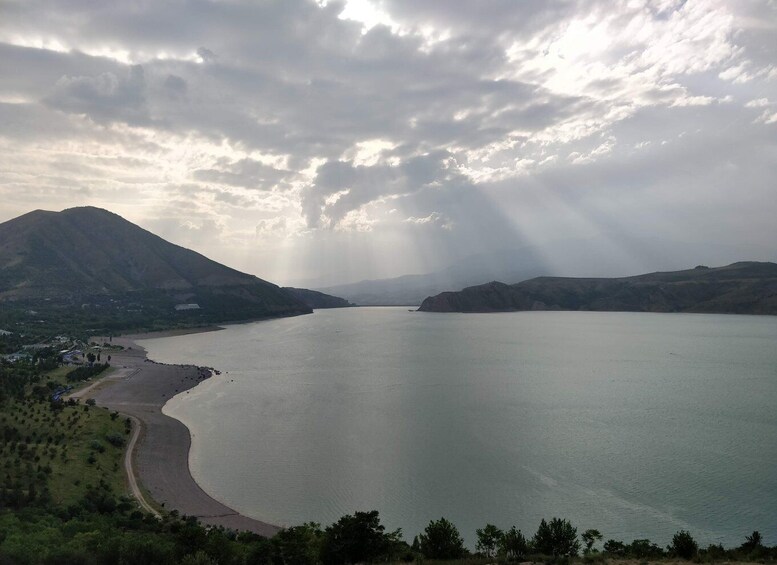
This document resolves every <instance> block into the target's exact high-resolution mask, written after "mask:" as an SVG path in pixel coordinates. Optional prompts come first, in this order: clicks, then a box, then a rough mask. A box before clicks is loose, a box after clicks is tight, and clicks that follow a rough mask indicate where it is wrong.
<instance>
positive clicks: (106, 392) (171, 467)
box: [88, 334, 279, 536]
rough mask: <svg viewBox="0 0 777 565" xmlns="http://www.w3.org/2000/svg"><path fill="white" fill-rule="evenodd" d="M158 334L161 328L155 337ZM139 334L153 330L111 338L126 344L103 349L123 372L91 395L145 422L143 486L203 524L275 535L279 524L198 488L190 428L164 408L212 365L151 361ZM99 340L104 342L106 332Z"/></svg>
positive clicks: (137, 459)
mask: <svg viewBox="0 0 777 565" xmlns="http://www.w3.org/2000/svg"><path fill="white" fill-rule="evenodd" d="M157 336H160V334H154V336H153V337H157ZM140 337H152V336H125V337H114V338H113V342H112V344H113V345H121V346H123V347H124V348H125V349H124V350H123V351H118V350H113V351H110V352H108V351H106V352H104V355H106V354H108V353H110V355H111V366H112V367H115V368H118V369H120V372H119V373H118V374H117V375H116V376H114V377H112V378H111V377H109V378H108V379H106V382H105V384H104V385H101V386H96V387H94V388H93V389H92V390H90V391H89V393H88V396H89V397H91V398H94V399H95V400H96V401H97V403H98V404H99V405H101V406H105V407H107V408H110V409H112V410H118V411H119V412H121V413H124V414H128V415H131V416H134V417H135V418H137V419H138V420H140V422H141V423H142V426H143V430H142V433H141V436H140V439H139V441H138V444H137V447H136V449H135V453H134V456H133V461H134V464H133V467H134V471H135V474H136V475H137V477H138V479H139V481H140V483H141V484H142V486H143V488H144V489H145V490H146V491H147V492H148V493H149V494H150V495H151V497H152V498H153V499H154V501H156V502H157V503H159V504H164V507H165V508H166V509H167V510H173V509H175V510H177V511H178V512H180V513H181V514H184V515H187V516H196V517H197V518H198V519H199V520H200V521H201V522H202V523H204V524H208V525H214V526H224V527H226V528H232V529H235V530H248V531H251V532H255V533H257V534H260V535H263V536H272V535H274V534H275V533H276V532H277V531H278V530H279V528H278V527H277V526H273V525H272V524H267V523H265V522H261V521H259V520H254V519H252V518H248V517H246V516H242V515H240V514H239V513H237V512H236V511H235V510H233V509H231V508H229V507H228V506H225V505H224V504H222V503H220V502H218V501H217V500H215V499H213V498H212V497H210V496H209V495H208V494H206V493H205V491H203V490H202V489H201V488H200V486H199V485H198V484H197V483H196V482H195V480H194V478H193V477H192V475H191V472H190V471H189V448H190V446H191V435H190V433H189V429H188V428H187V427H186V426H185V425H184V424H183V423H181V422H179V421H178V420H176V419H174V418H171V417H169V416H166V415H164V414H162V406H164V404H165V403H166V402H167V401H168V400H169V399H170V398H172V397H173V396H175V395H177V394H179V393H180V392H183V391H185V390H187V389H190V388H193V387H194V386H196V385H197V384H198V383H199V382H201V381H202V380H203V379H204V378H208V377H209V376H210V371H209V370H208V369H203V368H200V367H195V366H193V365H164V364H160V363H154V362H153V361H149V360H148V359H147V357H146V351H145V350H144V349H143V348H142V347H140V346H138V345H137V344H136V343H135V341H134V339H138V338H140ZM95 341H97V342H98V343H103V341H102V338H95ZM130 348H131V349H130Z"/></svg>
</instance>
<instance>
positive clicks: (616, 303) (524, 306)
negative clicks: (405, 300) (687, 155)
mask: <svg viewBox="0 0 777 565" xmlns="http://www.w3.org/2000/svg"><path fill="white" fill-rule="evenodd" d="M419 310H420V311H423V312H511V311H519V310H596V311H625V312H705V313H726V314H728V313H731V314H773V315H775V314H777V264H775V263H759V262H740V263H734V264H732V265H728V266H726V267H717V268H708V267H705V266H699V267H696V268H695V269H689V270H684V271H673V272H659V273H650V274H646V275H639V276H634V277H621V278H563V277H538V278H534V279H531V280H527V281H524V282H521V283H518V284H513V285H508V284H504V283H500V282H491V283H488V284H482V285H479V286H472V287H469V288H465V289H464V290H461V291H458V292H443V293H441V294H438V295H436V296H430V297H428V298H426V299H425V300H424V301H423V302H422V304H421V307H420V308H419Z"/></svg>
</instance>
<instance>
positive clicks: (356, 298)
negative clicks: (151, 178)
mask: <svg viewBox="0 0 777 565" xmlns="http://www.w3.org/2000/svg"><path fill="white" fill-rule="evenodd" d="M742 258H754V259H760V260H772V259H773V258H777V255H775V253H774V250H772V249H764V248H760V247H754V246H736V245H721V244H715V245H711V244H709V243H686V242H678V241H667V240H663V239H659V238H630V237H624V236H614V235H613V236H599V237H595V238H586V239H567V240H558V241H553V242H545V243H542V244H538V245H530V246H524V247H520V248H517V249H509V248H506V249H498V250H489V251H484V252H483V253H479V254H475V255H470V256H468V257H465V258H463V259H461V260H459V261H457V262H456V263H454V264H452V265H450V266H448V267H446V268H444V269H440V270H437V271H434V272H430V273H427V274H420V275H404V276H401V277H396V278H388V279H376V280H364V281H360V282H355V283H350V284H340V285H317V284H315V283H306V284H307V285H308V286H310V287H311V288H315V289H316V290H320V291H322V292H325V293H328V294H334V295H337V296H342V297H343V298H345V299H347V300H349V301H351V302H353V303H356V304H359V305H364V306H370V305H413V306H415V305H418V304H421V302H422V301H423V300H424V298H426V297H427V296H432V295H436V294H439V293H440V292H443V291H452V290H459V289H462V288H464V287H468V286H472V285H477V284H481V283H483V282H485V281H494V280H497V281H502V282H504V283H507V284H514V283H518V282H521V281H524V280H528V279H531V278H534V277H539V276H564V277H622V276H626V275H632V274H634V273H644V272H647V271H657V270H662V271H670V270H676V269H682V268H684V267H686V266H687V265H688V264H689V263H690V264H696V263H705V264H717V265H720V264H726V263H731V262H733V261H738V260H741V259H742ZM691 261H693V263H691Z"/></svg>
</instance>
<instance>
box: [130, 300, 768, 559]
mask: <svg viewBox="0 0 777 565" xmlns="http://www.w3.org/2000/svg"><path fill="white" fill-rule="evenodd" d="M775 344H777V318H774V317H747V316H718V315H680V314H677V315H675V314H634V313H584V312H525V313H515V314H482V315H481V314H467V315H460V314H442V315H441V314H424V313H411V312H408V311H407V309H404V308H359V309H345V310H331V311H317V312H316V313H315V314H313V315H311V316H302V317H298V318H289V319H283V320H274V321H269V322H259V323H255V324H247V325H237V326H231V327H229V328H228V329H227V330H225V331H220V332H214V333H207V334H194V335H187V336H179V337H174V338H164V339H154V340H147V341H144V342H143V345H144V346H145V347H146V348H147V349H148V350H149V354H150V356H151V358H153V359H155V360H158V361H164V362H193V363H197V364H202V365H208V366H213V367H216V368H219V369H221V370H222V371H224V372H223V373H222V375H221V376H219V377H215V378H213V379H211V380H209V381H208V382H206V383H204V384H202V385H200V386H199V387H197V388H196V389H195V390H192V391H191V392H190V393H189V394H183V395H181V396H179V397H177V398H176V399H174V400H172V401H171V402H170V403H168V406H167V407H166V412H167V413H169V414H171V415H174V416H175V417H177V418H179V419H181V420H183V421H184V422H185V423H186V424H187V425H188V426H189V427H190V429H191V430H192V431H193V435H194V441H193V453H192V468H193V469H192V470H193V473H194V475H195V477H196V478H197V480H198V481H199V482H200V483H201V484H202V485H203V487H204V488H205V490H207V491H208V492H209V493H211V494H212V495H213V496H215V497H216V498H218V499H220V500H223V501H224V502H225V503H227V504H228V505H230V506H232V507H234V508H236V509H238V510H240V511H242V512H244V513H245V514H248V515H251V516H255V517H257V518H261V519H263V520H268V521H271V522H275V523H279V524H288V525H291V524H296V523H300V522H303V521H309V520H315V521H319V522H323V523H325V524H326V523H329V522H331V521H334V520H335V519H337V518H339V517H340V516H341V515H343V514H345V513H349V512H353V511H354V510H368V509H373V508H374V509H378V510H380V512H381V516H382V518H383V521H384V523H386V524H387V526H388V527H389V528H396V527H402V528H403V531H404V532H405V537H406V539H409V540H412V537H413V535H415V534H416V533H418V532H419V531H420V530H421V529H423V527H424V526H425V525H426V524H427V523H428V522H429V520H431V519H436V518H439V517H440V516H445V517H447V518H449V519H451V520H452V521H453V522H454V523H456V524H457V525H458V526H459V528H460V530H461V531H462V533H463V534H464V536H465V539H466V540H467V541H468V543H469V544H470V545H472V544H473V539H474V530H475V528H478V527H482V526H483V525H485V524H486V522H491V523H495V524H497V525H498V526H500V527H505V528H506V527H509V526H511V525H513V524H515V525H517V526H518V527H519V528H522V529H523V530H524V531H530V532H533V531H534V530H535V529H536V526H537V524H538V522H539V520H540V518H542V517H551V516H562V517H567V518H570V519H572V521H573V523H574V524H575V525H577V526H578V527H579V528H580V529H587V528H598V529H599V530H601V531H602V532H603V533H604V535H605V539H606V538H616V539H626V540H628V541H630V540H631V539H633V538H634V537H649V538H651V539H652V540H653V541H655V542H657V543H659V544H666V543H668V541H669V540H670V538H671V535H672V534H673V533H674V532H675V531H677V530H678V529H680V528H687V529H689V530H691V531H692V532H693V533H694V535H696V537H697V538H698V539H700V540H701V541H702V542H703V543H707V542H722V543H724V544H727V545H734V544H739V543H741V542H742V541H743V539H744V536H745V535H746V534H748V533H750V532H752V531H753V530H754V529H758V530H760V531H761V532H764V534H765V536H764V537H765V542H767V543H770V544H774V543H777V538H775V537H774V536H777V441H775V438H777V411H775V409H774V406H775V405H777V347H775Z"/></svg>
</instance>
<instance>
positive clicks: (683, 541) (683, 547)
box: [668, 530, 699, 559]
mask: <svg viewBox="0 0 777 565" xmlns="http://www.w3.org/2000/svg"><path fill="white" fill-rule="evenodd" d="M668 549H669V551H670V552H671V553H673V554H675V555H676V556H677V557H680V558H682V559H693V558H694V557H696V554H697V553H698V552H699V545H698V544H697V543H696V540H695V539H693V536H691V534H690V533H689V532H687V531H685V530H680V531H679V532H677V533H676V534H675V535H674V536H673V537H672V544H671V545H670V546H669V548H668Z"/></svg>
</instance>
